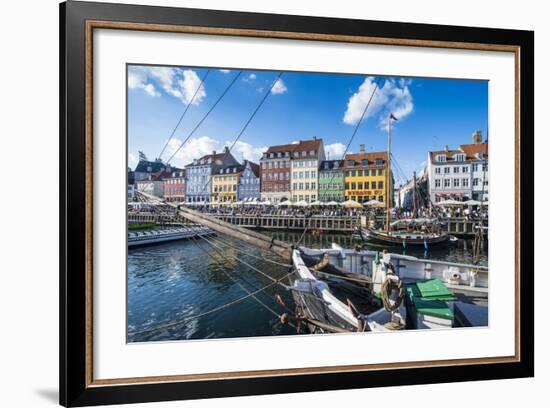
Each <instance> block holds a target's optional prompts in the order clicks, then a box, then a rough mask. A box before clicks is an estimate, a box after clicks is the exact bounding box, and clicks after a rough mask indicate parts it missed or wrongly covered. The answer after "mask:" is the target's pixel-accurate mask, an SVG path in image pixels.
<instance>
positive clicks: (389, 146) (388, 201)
mask: <svg viewBox="0 0 550 408" xmlns="http://www.w3.org/2000/svg"><path fill="white" fill-rule="evenodd" d="M392 117H393V114H391V113H390V114H389V116H388V160H387V161H386V232H390V193H391V189H390V171H391V170H390V169H391V120H392Z"/></svg>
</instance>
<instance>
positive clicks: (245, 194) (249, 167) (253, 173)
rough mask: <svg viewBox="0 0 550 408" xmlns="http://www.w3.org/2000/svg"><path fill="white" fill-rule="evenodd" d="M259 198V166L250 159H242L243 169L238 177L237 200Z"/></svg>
mask: <svg viewBox="0 0 550 408" xmlns="http://www.w3.org/2000/svg"><path fill="white" fill-rule="evenodd" d="M254 199H256V200H260V166H259V165H257V164H256V163H252V162H251V161H248V160H245V161H244V169H243V172H242V173H241V177H240V179H239V188H238V192H237V200H239V201H252V200H254Z"/></svg>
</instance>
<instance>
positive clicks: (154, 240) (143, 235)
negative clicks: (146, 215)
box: [128, 226, 214, 248]
mask: <svg viewBox="0 0 550 408" xmlns="http://www.w3.org/2000/svg"><path fill="white" fill-rule="evenodd" d="M213 233H214V231H212V230H211V229H210V228H207V227H203V226H189V227H176V228H166V229H159V230H156V229H155V230H148V231H135V232H128V248H133V247H137V246H141V245H152V244H159V243H163V242H169V241H177V240H180V239H188V238H191V237H198V236H204V235H211V234H213Z"/></svg>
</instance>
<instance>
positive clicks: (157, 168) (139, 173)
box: [134, 160, 171, 181]
mask: <svg viewBox="0 0 550 408" xmlns="http://www.w3.org/2000/svg"><path fill="white" fill-rule="evenodd" d="M166 170H168V171H170V170H171V168H170V165H167V164H164V163H163V162H162V161H161V160H156V161H148V160H140V161H139V163H138V164H137V166H136V168H135V169H134V179H135V180H136V181H139V180H150V179H151V177H152V176H153V175H154V174H159V173H162V172H164V171H166Z"/></svg>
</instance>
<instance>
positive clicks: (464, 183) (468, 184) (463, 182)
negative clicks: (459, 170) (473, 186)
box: [462, 178, 470, 187]
mask: <svg viewBox="0 0 550 408" xmlns="http://www.w3.org/2000/svg"><path fill="white" fill-rule="evenodd" d="M469 186H470V179H467V178H465V179H462V187H469Z"/></svg>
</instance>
